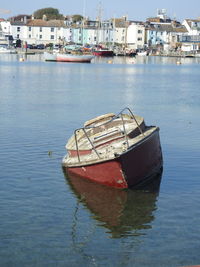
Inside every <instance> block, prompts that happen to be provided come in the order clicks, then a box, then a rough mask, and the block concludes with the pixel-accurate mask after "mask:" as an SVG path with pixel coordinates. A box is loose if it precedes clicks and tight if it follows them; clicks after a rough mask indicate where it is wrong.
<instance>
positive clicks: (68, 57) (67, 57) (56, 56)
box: [44, 52, 94, 63]
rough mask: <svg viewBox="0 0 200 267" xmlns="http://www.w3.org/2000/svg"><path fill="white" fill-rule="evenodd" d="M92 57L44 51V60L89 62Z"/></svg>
mask: <svg viewBox="0 0 200 267" xmlns="http://www.w3.org/2000/svg"><path fill="white" fill-rule="evenodd" d="M93 58H94V56H93V55H84V54H80V55H78V54H65V53H48V52H44V59H45V61H57V62H77V63H90V62H91V60H92V59H93Z"/></svg>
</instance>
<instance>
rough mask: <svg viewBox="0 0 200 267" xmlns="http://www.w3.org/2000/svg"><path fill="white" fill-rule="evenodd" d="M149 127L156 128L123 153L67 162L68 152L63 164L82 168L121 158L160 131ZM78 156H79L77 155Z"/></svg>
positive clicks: (67, 166)
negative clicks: (90, 159)
mask: <svg viewBox="0 0 200 267" xmlns="http://www.w3.org/2000/svg"><path fill="white" fill-rule="evenodd" d="M147 127H148V128H154V129H153V131H152V132H151V133H149V134H148V135H146V136H143V138H141V139H140V140H138V141H137V142H136V143H134V144H133V145H131V146H130V147H128V148H127V149H126V150H125V151H122V153H121V154H119V155H116V156H113V157H110V158H106V159H105V158H99V159H95V160H93V161H87V162H86V161H81V162H76V163H71V164H70V163H66V162H64V159H65V158H67V157H68V154H67V155H65V156H64V158H63V161H62V166H63V167H65V168H80V167H84V166H91V165H94V164H101V163H103V162H109V161H112V160H117V159H119V158H120V157H121V156H123V155H124V154H126V153H128V152H129V151H130V150H132V149H134V148H136V147H137V146H139V145H140V144H142V143H144V142H146V141H147V139H149V138H150V137H151V136H152V135H154V134H155V133H156V132H159V130H160V128H159V127H157V126H147ZM77 158H78V157H77Z"/></svg>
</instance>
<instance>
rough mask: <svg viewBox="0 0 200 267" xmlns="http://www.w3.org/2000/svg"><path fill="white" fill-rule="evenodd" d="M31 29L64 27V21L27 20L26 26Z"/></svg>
mask: <svg viewBox="0 0 200 267" xmlns="http://www.w3.org/2000/svg"><path fill="white" fill-rule="evenodd" d="M26 25H27V26H31V27H66V25H65V23H64V20H47V21H46V20H43V19H33V20H29V21H28V22H27V24H26Z"/></svg>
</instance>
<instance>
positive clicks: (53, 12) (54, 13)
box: [33, 7, 63, 20]
mask: <svg viewBox="0 0 200 267" xmlns="http://www.w3.org/2000/svg"><path fill="white" fill-rule="evenodd" d="M33 15H34V18H36V19H42V18H43V16H44V15H45V16H46V19H47V20H51V19H63V15H62V14H60V13H59V10H58V9H57V8H53V7H48V8H42V9H38V10H36V11H35V12H34V13H33Z"/></svg>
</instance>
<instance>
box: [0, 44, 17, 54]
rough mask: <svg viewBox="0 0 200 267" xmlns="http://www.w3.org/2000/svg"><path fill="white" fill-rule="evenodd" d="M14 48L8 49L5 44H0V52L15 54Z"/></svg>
mask: <svg viewBox="0 0 200 267" xmlns="http://www.w3.org/2000/svg"><path fill="white" fill-rule="evenodd" d="M16 53H17V52H16V50H15V49H9V48H8V47H5V46H0V54H16Z"/></svg>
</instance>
